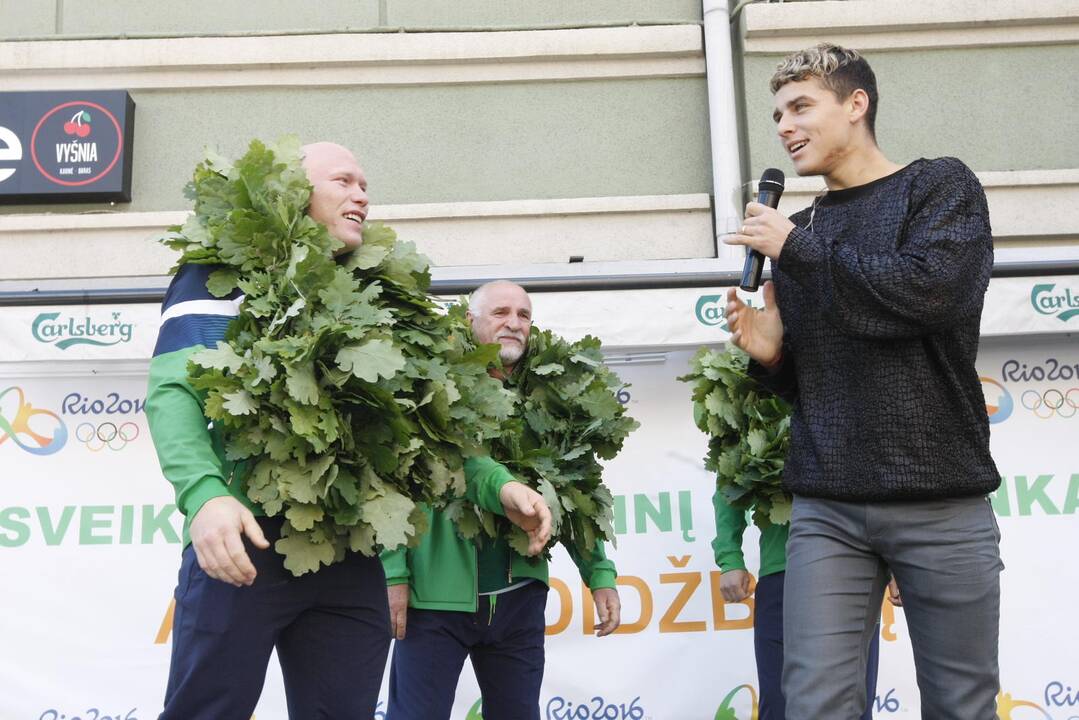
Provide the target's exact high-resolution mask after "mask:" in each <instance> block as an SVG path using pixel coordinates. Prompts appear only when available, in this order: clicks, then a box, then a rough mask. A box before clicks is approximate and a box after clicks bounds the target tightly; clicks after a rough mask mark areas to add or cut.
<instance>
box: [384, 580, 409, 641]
mask: <svg viewBox="0 0 1079 720" xmlns="http://www.w3.org/2000/svg"><path fill="white" fill-rule="evenodd" d="M386 595H387V599H388V600H389V603H390V632H391V633H393V638H394V640H404V639H405V629H406V627H405V626H406V625H408V596H409V587H408V583H402V584H400V585H390V586H389V587H388V588H386Z"/></svg>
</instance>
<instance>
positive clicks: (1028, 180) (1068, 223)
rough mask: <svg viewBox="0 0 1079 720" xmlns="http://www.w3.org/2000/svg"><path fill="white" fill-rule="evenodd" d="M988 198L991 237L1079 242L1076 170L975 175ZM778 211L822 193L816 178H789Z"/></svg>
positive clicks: (788, 210)
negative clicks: (991, 228)
mask: <svg viewBox="0 0 1079 720" xmlns="http://www.w3.org/2000/svg"><path fill="white" fill-rule="evenodd" d="M978 179H979V180H981V183H982V186H983V187H984V188H985V195H986V198H987V199H988V201H989V217H990V222H991V223H992V224H993V238H994V239H995V240H996V241H997V244H998V245H1000V244H1001V242H1002V241H1007V242H1014V241H1022V242H1023V244H1025V245H1031V244H1037V243H1039V242H1044V241H1050V242H1052V241H1059V240H1062V239H1068V238H1070V241H1071V242H1076V243H1079V214H1076V212H1075V208H1077V207H1079V169H1067V170H1019V171H1011V172H981V173H978ZM786 185H787V189H786V191H785V192H784V193H783V199H782V200H781V201H780V203H779V209H780V210H781V211H783V212H784V213H786V214H788V215H789V214H791V213H794V212H797V211H798V210H801V209H802V208H805V207H808V206H809V204H810V203H811V202H812V201H813V198H814V197H815V196H817V195H819V194H820V193H822V192H824V189H825V186H824V180H822V179H821V178H819V177H812V178H799V177H794V178H788V179H787V182H786Z"/></svg>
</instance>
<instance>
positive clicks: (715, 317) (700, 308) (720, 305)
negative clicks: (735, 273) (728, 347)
mask: <svg viewBox="0 0 1079 720" xmlns="http://www.w3.org/2000/svg"><path fill="white" fill-rule="evenodd" d="M743 299H744V301H745V304H746V305H747V306H748V307H753V298H743ZM726 307H727V296H726V295H701V296H700V297H699V298H697V307H696V311H695V314H696V315H697V322H699V323H700V324H701V325H707V326H708V327H716V326H719V328H720V329H721V330H723V331H728V330H730V328H729V327H727V323H726Z"/></svg>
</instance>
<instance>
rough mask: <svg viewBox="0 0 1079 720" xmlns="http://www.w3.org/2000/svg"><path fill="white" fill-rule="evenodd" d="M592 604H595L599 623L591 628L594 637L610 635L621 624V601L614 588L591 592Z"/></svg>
mask: <svg viewBox="0 0 1079 720" xmlns="http://www.w3.org/2000/svg"><path fill="white" fill-rule="evenodd" d="M592 602H594V603H595V604H596V615H597V616H598V617H599V622H598V623H596V626H595V627H594V628H593V629H594V630H595V631H596V637H603V636H604V635H610V634H611V633H613V632H614V631H615V630H617V629H618V626H619V625H621V624H622V601H621V600H620V599H619V597H618V591H617V590H615V589H614V588H599V589H598V590H593V591H592Z"/></svg>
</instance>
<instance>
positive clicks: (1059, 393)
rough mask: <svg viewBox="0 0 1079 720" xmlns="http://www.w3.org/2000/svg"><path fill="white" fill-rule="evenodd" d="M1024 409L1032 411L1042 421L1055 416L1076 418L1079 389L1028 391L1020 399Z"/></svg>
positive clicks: (1078, 406)
mask: <svg viewBox="0 0 1079 720" xmlns="http://www.w3.org/2000/svg"><path fill="white" fill-rule="evenodd" d="M1019 402H1020V403H1021V404H1022V405H1023V407H1024V408H1026V409H1027V410H1030V411H1031V412H1032V413H1034V415H1036V416H1037V417H1040V418H1041V419H1042V420H1048V419H1049V418H1051V417H1053V416H1054V415H1059V416H1060V417H1062V418H1070V417H1075V413H1076V411H1077V410H1079V387H1073V388H1069V389H1068V390H1067V391H1063V390H1057V389H1056V388H1049V389H1048V390H1046V391H1044V392H1038V391H1037V390H1027V391H1025V392H1024V393H1023V394H1022V396H1021V397H1020V398H1019Z"/></svg>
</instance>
